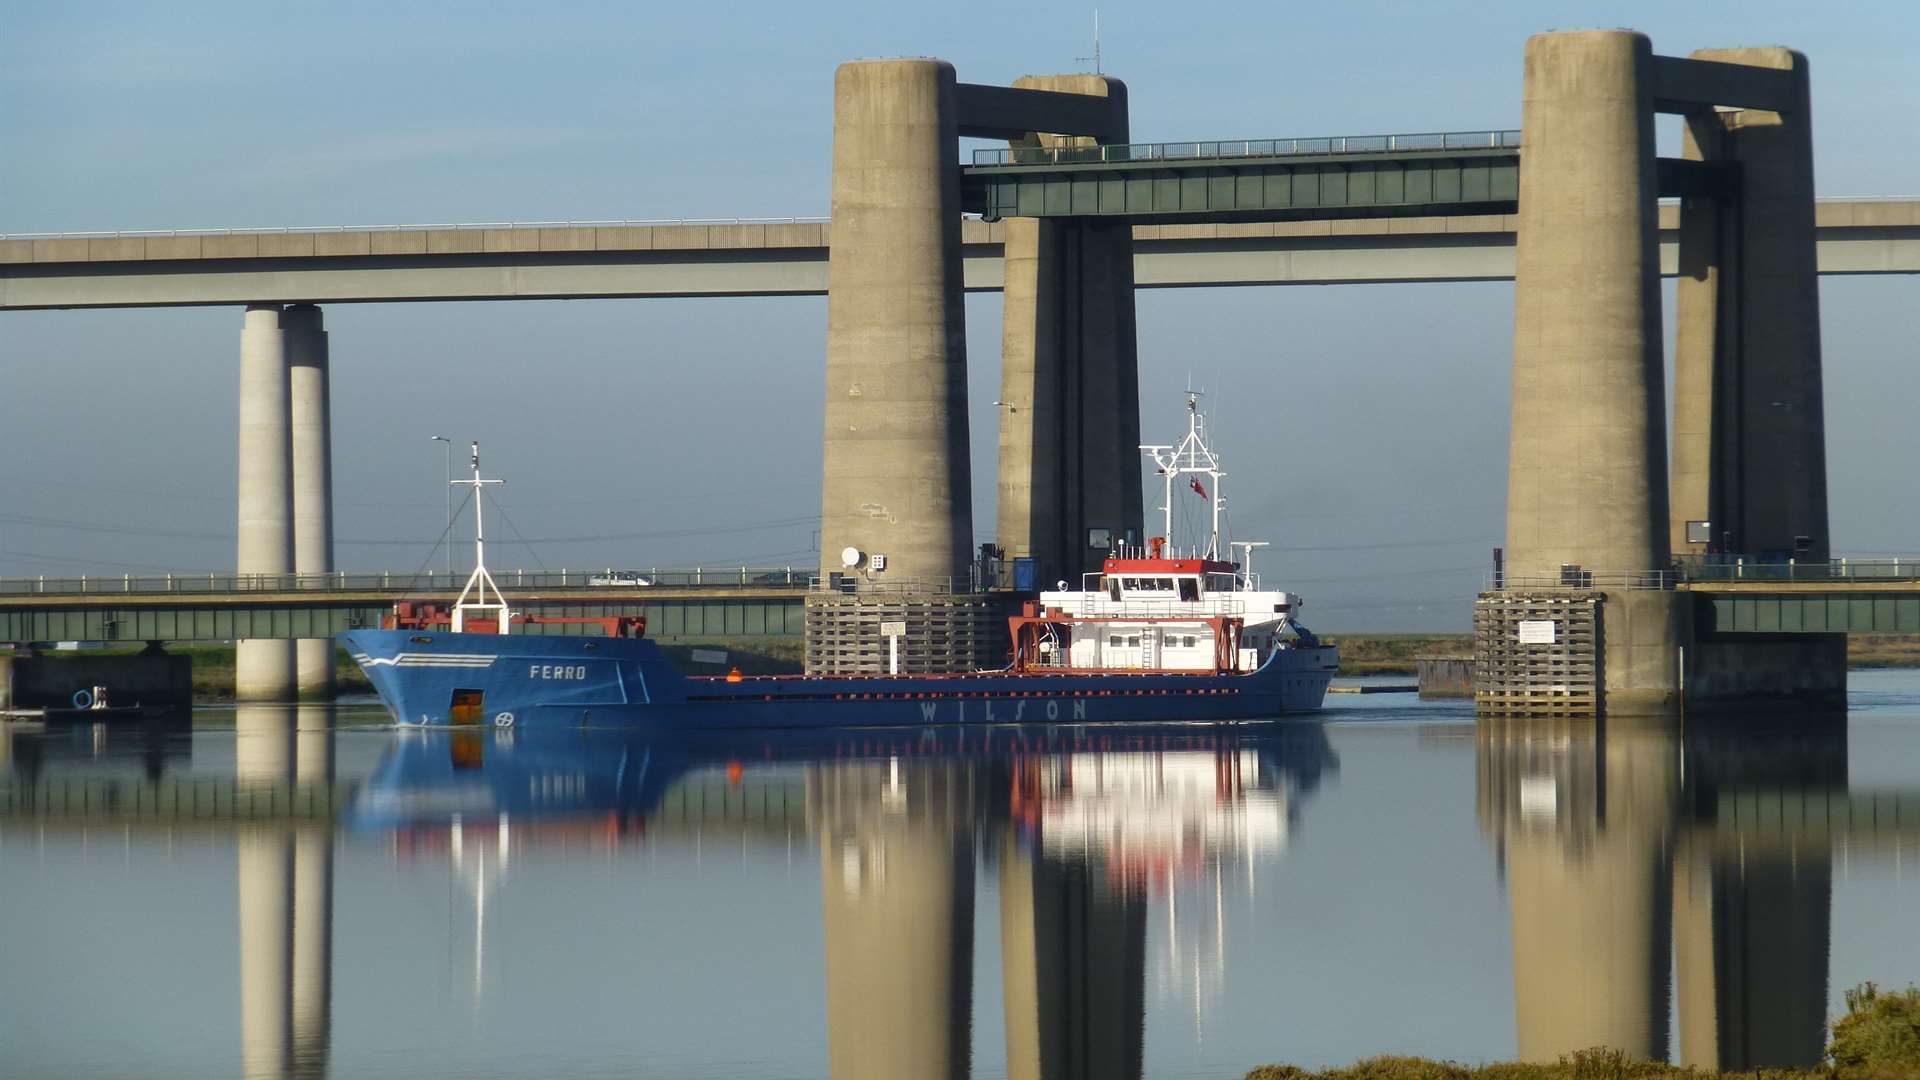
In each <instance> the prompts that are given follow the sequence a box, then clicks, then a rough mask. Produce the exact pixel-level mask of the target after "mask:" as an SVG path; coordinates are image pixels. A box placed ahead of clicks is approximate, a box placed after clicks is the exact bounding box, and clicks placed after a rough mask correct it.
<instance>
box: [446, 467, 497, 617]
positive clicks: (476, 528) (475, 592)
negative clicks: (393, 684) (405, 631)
mask: <svg viewBox="0 0 1920 1080" xmlns="http://www.w3.org/2000/svg"><path fill="white" fill-rule="evenodd" d="M447 482H448V483H449V484H454V485H459V486H466V487H471V488H473V573H472V574H471V575H469V576H468V577H467V584H466V587H465V588H463V589H461V590H460V599H458V600H456V601H454V604H453V632H454V633H456V634H460V633H465V627H466V623H467V619H466V616H467V612H469V611H473V612H481V613H484V612H488V611H494V612H498V613H499V626H500V629H499V631H498V632H499V633H502V634H505V633H507V632H508V629H507V628H508V627H509V626H510V625H512V622H513V620H512V619H511V618H510V617H509V613H508V611H507V598H506V596H505V595H504V594H502V593H501V592H500V586H498V585H496V584H494V581H493V575H492V574H489V573H487V529H486V525H485V523H484V522H483V521H482V519H481V513H480V508H481V504H482V503H484V502H485V501H486V500H485V499H484V498H482V495H483V494H484V492H483V491H482V489H483V488H485V487H487V486H489V485H492V484H504V483H506V481H505V480H482V479H481V478H480V444H479V443H478V442H476V443H474V444H473V478H472V479H470V480H449V481H447ZM489 592H491V594H492V595H493V599H492V601H489V600H488V599H487V595H488V594H489ZM469 596H471V597H472V598H473V599H471V600H469V599H467V598H468V597H469Z"/></svg>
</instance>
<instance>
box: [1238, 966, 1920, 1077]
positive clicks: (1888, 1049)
mask: <svg viewBox="0 0 1920 1080" xmlns="http://www.w3.org/2000/svg"><path fill="white" fill-rule="evenodd" d="M1846 999H1847V1015H1845V1016H1843V1017H1841V1018H1840V1019H1838V1020H1836V1021H1834V1023H1833V1041H1832V1042H1831V1043H1829V1044H1828V1045H1827V1058H1828V1063H1827V1064H1822V1065H1817V1066H1814V1067H1812V1068H1806V1069H1760V1070H1756V1071H1754V1072H1740V1073H1721V1072H1714V1071H1713V1070H1710V1069H1706V1070H1703V1069H1694V1068H1683V1067H1681V1066H1678V1065H1669V1064H1667V1063H1665V1062H1661V1061H1639V1060H1635V1059H1634V1058H1630V1057H1628V1056H1627V1055H1625V1054H1622V1053H1620V1052H1619V1051H1617V1050H1606V1049H1593V1050H1583V1051H1580V1052H1579V1053H1575V1054H1569V1055H1567V1056H1565V1057H1562V1058H1561V1059H1560V1060H1558V1061H1556V1062H1552V1063H1549V1064H1531V1063H1526V1062H1514V1061H1507V1062H1497V1063H1495V1064H1492V1065H1462V1064H1459V1063H1458V1062H1452V1061H1433V1060H1430V1059H1427V1058H1415V1057H1376V1058H1368V1059H1367V1060H1365V1061H1359V1062H1355V1063H1354V1064H1352V1065H1348V1066H1344V1067H1341V1068H1333V1069H1302V1068H1300V1067H1299V1066H1297V1065H1262V1066H1260V1067H1259V1068H1257V1069H1254V1070H1253V1071H1252V1072H1249V1073H1248V1074H1247V1078H1246V1080H1683V1078H1695V1080H1708V1078H1710V1077H1721V1078H1729V1080H1730V1078H1736V1077H1746V1078H1751V1080H1812V1078H1815V1077H1818V1078H1822V1080H1894V1078H1896V1077H1899V1078H1906V1080H1911V1078H1913V1077H1920V989H1915V988H1913V987H1909V988H1907V989H1906V990H1904V991H1900V992H1897V993H1889V992H1887V991H1883V990H1881V989H1880V988H1879V987H1877V986H1875V985H1874V984H1872V983H1865V984H1863V985H1861V986H1859V987H1856V988H1854V989H1852V990H1849V991H1847V993H1846Z"/></svg>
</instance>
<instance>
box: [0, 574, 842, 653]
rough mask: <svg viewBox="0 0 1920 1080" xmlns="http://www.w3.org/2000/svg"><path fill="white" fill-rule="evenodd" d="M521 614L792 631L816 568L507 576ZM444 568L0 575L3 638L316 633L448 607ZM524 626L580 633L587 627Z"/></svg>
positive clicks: (798, 626)
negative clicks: (418, 608) (623, 576)
mask: <svg viewBox="0 0 1920 1080" xmlns="http://www.w3.org/2000/svg"><path fill="white" fill-rule="evenodd" d="M496 579H497V580H498V581H499V582H500V584H501V586H502V587H503V588H505V589H507V590H508V592H509V595H510V596H511V598H512V603H513V604H514V606H515V610H523V611H525V612H527V613H528V614H532V615H540V616H546V617H549V618H559V617H567V618H608V617H614V616H635V615H644V616H646V618H647V635H648V636H649V637H652V638H656V639H659V640H663V641H674V640H677V639H681V638H712V637H730V638H731V637H790V636H797V635H799V634H800V633H801V632H802V629H803V627H802V620H803V615H802V609H803V605H804V602H805V599H806V593H807V589H808V580H809V575H808V574H807V573H805V572H796V571H794V570H793V569H792V568H789V567H773V568H759V567H730V568H727V569H726V570H718V569H714V570H698V571H686V572H678V571H676V572H672V573H671V574H666V575H661V576H660V578H659V579H658V580H660V583H659V584H655V585H637V584H594V583H593V582H594V581H596V580H601V581H604V580H606V579H605V578H604V577H603V576H602V575H601V574H600V573H599V572H583V571H560V572H553V573H548V572H539V573H529V572H526V571H506V572H502V573H500V574H498V575H497V576H496ZM463 581H464V578H459V579H450V578H449V577H448V576H447V575H445V574H439V575H427V574H422V575H415V574H404V573H402V574H394V573H370V574H349V573H333V574H314V575H295V574H289V575H211V574H166V575H154V576H143V577H136V576H132V575H123V576H120V577H107V578H6V579H0V641H12V642H33V641H104V642H140V641H235V640H252V639H263V640H281V639H286V640H312V639H320V638H329V637H332V636H333V635H334V634H337V633H340V632H341V631H343V630H356V629H364V628H367V627H376V626H379V625H380V623H381V620H382V619H383V618H384V617H385V616H387V615H388V614H390V613H391V612H392V610H393V605H394V604H395V603H396V602H398V601H402V600H412V601H424V602H428V603H439V604H442V605H451V604H452V603H453V601H454V600H455V599H456V598H457V597H458V596H459V592H460V589H459V585H460V583H461V582H463ZM516 632H517V633H532V634H562V635H580V634H592V633H599V632H601V631H600V629H599V627H596V626H591V625H581V624H566V623H560V624H538V623H536V624H530V625H528V626H526V627H524V628H523V629H521V630H517V631H516Z"/></svg>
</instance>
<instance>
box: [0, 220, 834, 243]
mask: <svg viewBox="0 0 1920 1080" xmlns="http://www.w3.org/2000/svg"><path fill="white" fill-rule="evenodd" d="M827 220H828V219H827V218H824V217H804V216H803V217H714V218H578V219H567V220H558V219H556V220H553V221H443V222H423V223H415V224H404V225H400V224H395V225H262V226H254V227H242V228H237V229H236V228H210V229H83V230H78V231H74V232H19V233H0V240H129V239H134V238H139V237H148V236H158V237H169V236H292V235H305V234H311V233H362V232H365V233H396V232H473V231H475V230H483V229H639V228H652V227H654V226H662V227H675V226H681V225H824V224H826V223H827Z"/></svg>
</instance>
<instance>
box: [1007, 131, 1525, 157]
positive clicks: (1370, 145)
mask: <svg viewBox="0 0 1920 1080" xmlns="http://www.w3.org/2000/svg"><path fill="white" fill-rule="evenodd" d="M1519 145H1520V132H1519V131H1517V130H1490V131H1426V132H1415V133H1411V134H1404V135H1332V136H1321V137H1316V138H1306V139H1220V140H1213V141H1209V142H1163V143H1125V144H1120V143H1115V144H1111V145H1107V146H1014V147H1007V148H1005V149H983V150H975V151H974V152H973V163H974V164H975V165H1099V164H1109V163H1127V164H1137V163H1139V162H1143V161H1194V160H1208V159H1213V158H1225V159H1231V158H1266V157H1315V156H1323V155H1327V154H1400V153H1413V152H1426V151H1444V150H1503V149H1504V150H1511V149H1514V148H1516V147H1518V146H1519Z"/></svg>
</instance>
